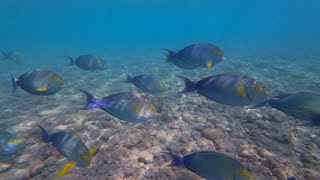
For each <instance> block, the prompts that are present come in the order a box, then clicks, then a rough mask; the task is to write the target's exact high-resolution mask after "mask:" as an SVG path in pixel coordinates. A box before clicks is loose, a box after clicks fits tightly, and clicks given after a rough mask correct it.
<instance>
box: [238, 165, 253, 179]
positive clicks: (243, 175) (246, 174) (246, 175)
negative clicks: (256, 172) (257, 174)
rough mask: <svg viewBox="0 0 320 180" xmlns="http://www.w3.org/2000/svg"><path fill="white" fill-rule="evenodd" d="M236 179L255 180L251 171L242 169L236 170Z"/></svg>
mask: <svg viewBox="0 0 320 180" xmlns="http://www.w3.org/2000/svg"><path fill="white" fill-rule="evenodd" d="M235 179H241V180H253V175H252V173H251V172H250V171H248V170H246V169H245V168H243V167H240V168H237V169H236V170H235Z"/></svg>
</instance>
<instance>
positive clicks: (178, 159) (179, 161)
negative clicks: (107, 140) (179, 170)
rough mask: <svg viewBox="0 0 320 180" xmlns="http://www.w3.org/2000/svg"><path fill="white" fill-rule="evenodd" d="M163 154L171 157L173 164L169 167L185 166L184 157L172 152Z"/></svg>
mask: <svg viewBox="0 0 320 180" xmlns="http://www.w3.org/2000/svg"><path fill="white" fill-rule="evenodd" d="M162 153H165V154H168V155H170V157H171V164H170V165H169V166H172V167H177V166H183V157H180V156H178V155H175V154H173V153H172V152H162Z"/></svg>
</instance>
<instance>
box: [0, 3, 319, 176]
mask: <svg viewBox="0 0 320 180" xmlns="http://www.w3.org/2000/svg"><path fill="white" fill-rule="evenodd" d="M319 7H320V1H318V0H309V1H299V0H292V1H289V0H282V1H274V0H261V1H253V0H239V1H234V0H225V1H218V0H212V1H210V0H199V1H195V0H185V1H180V0H172V1H169V0H149V1H147V0H132V1H129V0H123V1H109V0H106V1H85V0H77V1H75V0H71V1H68V2H67V1H62V0H57V1H53V2H49V1H40V0H30V1H17V0H12V1H10V0H8V1H6V0H3V1H1V2H0V22H1V26H0V49H2V50H4V51H10V50H15V51H18V52H19V53H21V57H22V58H21V63H20V64H15V63H13V62H12V61H10V60H3V61H0V82H1V83H0V85H1V86H0V102H1V107H0V125H1V127H0V130H6V131H10V132H15V133H17V134H19V135H21V136H22V137H24V138H25V139H27V145H28V146H27V148H26V149H25V150H24V151H23V153H22V154H21V155H20V156H19V157H16V158H17V159H19V158H20V160H21V161H26V162H27V163H28V165H17V166H14V167H12V168H10V169H8V170H6V171H5V172H2V173H0V179H10V177H12V176H16V177H17V179H25V178H34V179H43V178H49V179H50V178H52V177H53V176H54V173H55V172H56V171H58V170H59V169H60V168H61V167H62V166H63V164H64V163H65V162H66V160H65V159H64V158H63V157H62V156H61V155H60V156H59V155H57V153H56V152H55V151H54V150H52V148H51V149H50V146H45V143H43V142H41V140H40V138H39V137H40V135H39V129H37V127H36V126H35V124H36V123H38V124H42V125H46V126H47V127H48V129H50V131H54V132H57V131H59V130H65V131H69V132H72V133H75V134H77V135H78V136H80V137H81V139H82V140H83V141H84V142H85V143H86V144H88V145H89V146H97V147H99V148H100V150H101V151H99V153H97V155H96V157H95V158H94V159H93V161H92V167H91V168H87V169H85V170H83V171H82V169H75V170H72V171H70V172H69V173H68V174H67V175H66V178H71V179H72V177H76V178H78V179H94V178H96V179H179V178H180V179H198V178H199V176H197V175H195V174H193V173H191V172H188V171H184V170H182V169H174V168H173V169H171V168H170V167H166V166H165V165H164V164H165V163H166V162H167V161H168V160H167V159H165V157H164V156H162V155H161V153H160V152H162V151H164V150H166V149H170V150H172V151H173V152H175V153H178V154H181V155H184V154H189V153H190V152H195V151H200V150H215V151H219V152H222V153H225V154H227V155H230V156H232V157H234V158H236V159H237V160H239V161H241V162H242V163H243V164H244V165H245V166H246V167H247V168H248V169H250V170H251V171H252V172H253V174H254V176H255V177H256V179H285V178H286V177H290V176H294V177H296V178H297V179H319V178H320V173H319V172H320V169H319V167H320V164H319V162H320V161H319V160H320V150H319V146H320V139H319V138H318V134H319V129H317V128H316V127H312V126H311V127H309V126H296V124H298V123H299V122H300V121H299V120H298V119H294V118H292V117H289V116H287V115H285V114H283V113H280V112H279V111H276V110H273V109H271V108H269V109H268V108H266V109H262V110H261V111H260V110H259V111H250V112H246V115H244V116H242V115H241V116H240V115H239V114H244V113H245V111H244V110H243V108H239V107H233V106H228V105H223V104H219V103H216V102H214V101H212V100H210V99H206V98H204V97H203V96H201V95H199V94H190V95H189V94H188V95H180V94H178V92H179V91H181V90H182V89H183V83H182V82H181V81H180V80H179V79H178V78H176V76H175V75H184V76H187V77H190V78H192V79H193V80H200V79H202V78H204V77H207V76H210V75H214V74H218V73H236V74H245V75H248V76H250V77H252V78H254V79H257V80H258V81H259V82H261V83H262V84H263V86H264V87H265V89H266V90H267V92H268V94H269V95H270V96H276V95H280V94H284V93H293V92H300V91H312V92H319V90H320V77H319V75H320V67H319V64H320V63H319V58H320V46H319V42H320V35H319V32H320V21H319V19H320V11H319ZM199 42H210V43H213V44H215V45H217V46H219V47H220V48H221V49H222V50H223V51H224V54H225V57H226V60H225V61H224V62H222V63H220V64H219V65H217V66H215V67H213V68H212V69H210V70H208V69H195V70H192V71H188V70H183V69H180V68H178V67H176V66H174V65H172V64H169V63H165V57H164V55H163V50H162V49H163V48H169V49H172V50H175V51H178V50H180V49H182V48H184V47H186V46H188V45H190V44H193V43H199ZM88 53H89V54H94V55H96V56H97V57H100V58H102V59H104V60H105V61H106V64H107V69H106V70H104V71H94V72H91V71H85V70H82V69H80V68H78V67H76V66H68V65H67V64H68V63H69V60H68V59H67V58H66V57H67V56H71V57H74V58H76V57H78V56H79V55H82V54H88ZM0 58H1V56H0ZM36 68H44V69H50V70H52V71H54V72H56V73H57V74H59V75H60V76H61V77H62V79H63V80H64V81H65V84H66V88H65V89H63V90H62V91H61V92H59V93H57V94H55V95H53V96H50V97H47V98H43V97H39V96H35V95H31V94H28V93H27V92H25V91H23V90H22V89H19V88H18V90H17V93H16V94H15V95H14V96H13V95H12V94H11V92H10V91H11V89H12V87H11V86H12V85H11V79H10V74H9V73H10V72H11V73H13V74H14V75H15V76H16V77H19V76H20V75H22V74H23V73H25V72H26V71H28V70H30V69H36ZM124 73H129V74H132V75H140V74H143V73H153V74H156V75H158V76H159V77H161V79H162V80H163V81H164V83H165V84H166V85H168V87H169V92H167V93H165V94H162V95H151V99H152V100H153V101H154V102H156V104H157V106H158V107H159V109H160V110H161V111H160V113H159V115H158V119H157V120H156V121H151V122H147V123H145V124H143V123H141V124H132V123H127V122H122V121H120V122H119V120H118V119H116V118H114V117H112V116H110V115H108V114H107V113H105V112H103V111H102V110H97V111H80V112H79V111H78V110H77V109H78V108H80V107H82V105H83V104H84V103H85V102H84V101H85V98H84V97H83V96H82V95H81V93H80V92H79V91H77V89H84V90H86V91H89V92H91V93H92V94H94V95H95V96H97V97H104V96H107V95H111V94H115V93H118V92H129V91H137V89H136V88H135V87H134V86H133V85H130V84H127V83H124V81H125V78H126V76H125V74H124ZM43 151H45V153H43V155H39V154H38V153H40V152H41V153H42V152H43ZM141 159H143V160H141ZM58 162H59V163H58ZM60 162H61V163H60ZM39 164H40V165H39ZM38 166H39V168H38ZM40 166H41V168H40ZM0 170H1V169H0Z"/></svg>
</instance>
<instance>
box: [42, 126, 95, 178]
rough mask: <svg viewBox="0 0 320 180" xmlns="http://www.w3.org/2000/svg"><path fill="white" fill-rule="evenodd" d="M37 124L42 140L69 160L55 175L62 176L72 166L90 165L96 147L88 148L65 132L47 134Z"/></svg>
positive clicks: (82, 166) (84, 166)
mask: <svg viewBox="0 0 320 180" xmlns="http://www.w3.org/2000/svg"><path fill="white" fill-rule="evenodd" d="M37 126H38V127H39V128H40V129H41V138H42V140H43V141H44V142H48V143H49V142H50V143H51V144H52V145H53V146H54V147H56V148H57V150H58V151H59V152H60V154H61V155H63V156H64V157H66V158H67V159H68V161H70V162H69V163H67V164H66V165H65V166H64V167H63V168H62V169H61V170H60V171H59V172H58V173H57V176H59V177H60V176H63V175H64V174H66V173H67V172H68V171H70V170H71V169H73V168H74V167H79V168H86V167H90V166H91V159H92V156H93V155H94V154H95V153H96V151H97V149H96V148H92V149H90V150H89V149H88V148H87V146H86V145H85V144H84V143H83V142H82V141H81V140H80V138H78V137H76V136H74V135H72V134H69V133H67V132H57V133H53V134H49V132H48V131H47V130H46V129H44V128H43V127H42V126H40V125H38V124H37Z"/></svg>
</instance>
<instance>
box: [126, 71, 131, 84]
mask: <svg viewBox="0 0 320 180" xmlns="http://www.w3.org/2000/svg"><path fill="white" fill-rule="evenodd" d="M125 74H126V75H127V83H131V82H132V77H131V76H130V75H129V74H127V73H125Z"/></svg>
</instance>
